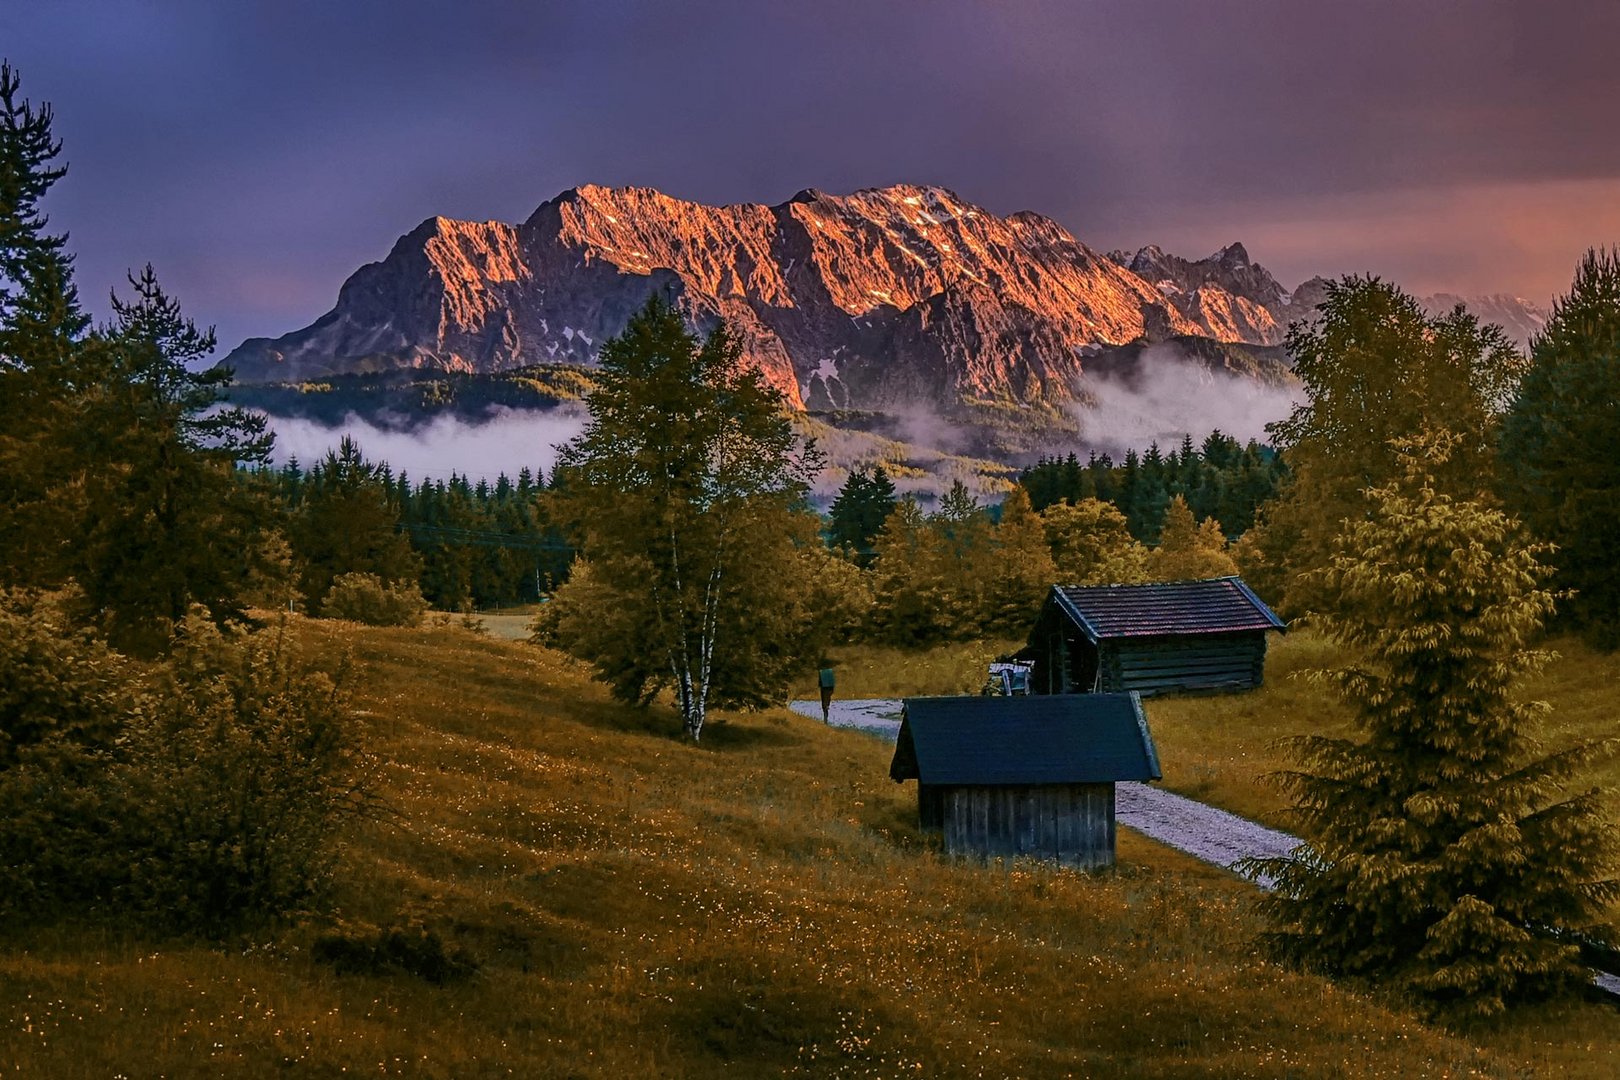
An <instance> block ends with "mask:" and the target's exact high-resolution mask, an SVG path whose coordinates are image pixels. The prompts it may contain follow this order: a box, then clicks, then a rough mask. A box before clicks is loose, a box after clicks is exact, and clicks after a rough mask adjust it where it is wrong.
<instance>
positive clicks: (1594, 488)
mask: <svg viewBox="0 0 1620 1080" xmlns="http://www.w3.org/2000/svg"><path fill="white" fill-rule="evenodd" d="M1617 435H1620V253H1617V252H1615V251H1602V252H1600V251H1589V252H1587V254H1586V256H1585V258H1583V259H1582V260H1581V263H1580V266H1579V267H1577V268H1576V271H1575V280H1574V282H1573V284H1572V285H1571V287H1570V291H1569V293H1568V295H1566V296H1564V297H1562V298H1561V299H1560V300H1559V301H1558V302H1557V303H1556V304H1555V305H1554V307H1553V314H1552V317H1551V318H1550V319H1549V320H1548V321H1547V325H1546V326H1545V327H1544V328H1543V329H1542V331H1541V333H1540V334H1539V335H1538V336H1537V337H1536V339H1535V341H1534V342H1533V343H1532V345H1531V363H1530V369H1529V371H1528V372H1527V373H1526V375H1525V377H1524V381H1523V382H1522V383H1521V385H1520V387H1519V392H1518V395H1517V397H1516V398H1515V399H1514V402H1513V405H1512V407H1511V408H1510V409H1509V410H1508V414H1507V417H1506V419H1505V420H1504V422H1503V426H1502V446H1501V458H1502V461H1501V471H1502V489H1503V494H1504V496H1505V497H1506V499H1507V501H1508V503H1509V505H1510V506H1511V507H1512V508H1513V509H1514V510H1515V512H1517V513H1518V514H1519V515H1521V516H1522V517H1523V518H1524V520H1525V523H1526V524H1527V525H1528V526H1529V527H1530V528H1531V530H1532V531H1534V532H1535V534H1536V535H1537V536H1539V537H1540V538H1541V539H1543V540H1546V541H1549V542H1551V543H1553V544H1554V545H1556V552H1555V553H1554V554H1553V555H1552V556H1551V557H1550V558H1551V561H1552V563H1553V564H1554V565H1555V566H1556V567H1557V569H1558V575H1557V578H1556V579H1555V580H1556V583H1557V585H1558V586H1559V587H1560V588H1562V589H1565V590H1570V591H1572V595H1571V596H1570V597H1569V598H1568V599H1567V600H1566V601H1565V602H1564V604H1563V614H1564V615H1565V616H1567V618H1568V621H1569V622H1570V623H1571V624H1572V625H1573V626H1575V627H1576V628H1578V629H1579V630H1580V631H1581V632H1582V633H1583V634H1584V635H1585V636H1587V637H1588V638H1589V639H1590V640H1591V641H1592V642H1593V643H1594V644H1596V645H1599V646H1601V647H1603V648H1608V649H1612V648H1615V647H1616V646H1617V645H1620V574H1617V573H1616V572H1615V567H1616V566H1617V565H1620V456H1617V455H1616V454H1615V441H1616V436H1617Z"/></svg>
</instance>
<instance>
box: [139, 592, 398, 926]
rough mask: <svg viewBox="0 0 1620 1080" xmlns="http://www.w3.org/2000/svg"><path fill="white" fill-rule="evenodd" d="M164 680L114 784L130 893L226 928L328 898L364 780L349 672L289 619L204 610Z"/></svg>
mask: <svg viewBox="0 0 1620 1080" xmlns="http://www.w3.org/2000/svg"><path fill="white" fill-rule="evenodd" d="M163 691H164V692H163V703H162V707H161V708H159V709H158V710H156V712H155V714H154V715H153V717H152V718H151V719H150V720H149V721H147V722H145V723H142V724H139V725H136V726H135V727H134V728H133V729H132V731H131V737H130V751H129V761H128V765H127V767H126V768H125V769H123V770H122V771H121V773H120V780H121V781H122V783H121V784H119V785H118V788H117V792H118V797H119V798H120V799H121V801H122V802H124V803H125V818H124V824H123V827H122V828H121V830H120V832H121V833H122V834H123V836H122V842H123V845H124V846H125V848H126V849H127V850H128V851H129V852H130V853H131V857H130V867H129V875H128V878H127V880H126V881H124V882H123V883H122V887H123V889H124V892H125V901H126V903H127V904H128V905H129V906H131V907H133V908H135V909H136V910H138V911H142V912H145V913H147V914H149V915H152V916H157V917H160V918H161V919H162V920H163V921H166V922H169V923H172V924H174V925H176V926H178V927H182V928H190V929H199V930H204V931H207V932H218V931H223V930H227V929H230V928H232V927H234V926H236V925H239V924H242V923H245V922H252V921H255V920H257V919H261V918H268V917H275V916H282V915H288V914H293V913H296V912H298V911H299V910H301V909H303V908H305V907H307V906H308V905H309V904H311V903H312V902H313V901H316V900H317V899H319V898H320V896H321V893H322V892H323V890H324V888H325V886H326V884H327V882H328V880H329V879H330V876H331V871H332V869H333V865H334V862H335V857H336V856H335V852H334V849H333V846H332V843H331V841H332V838H333V834H334V832H335V830H336V829H337V827H338V826H339V825H340V824H341V823H342V821H343V820H344V818H345V817H347V816H349V815H351V814H353V813H354V812H356V811H358V810H359V809H361V808H362V807H363V806H364V802H365V790H366V786H367V785H366V783H365V779H366V775H365V774H366V761H365V758H364V756H363V755H362V754H361V753H360V752H359V749H358V747H357V745H356V743H355V741H354V739H353V736H352V732H351V731H350V730H349V728H348V725H347V724H346V722H345V707H344V696H343V693H342V690H341V688H340V685H339V680H338V679H335V678H334V677H333V676H332V675H330V674H328V673H326V672H322V671H317V670H314V669H312V668H310V667H309V666H307V665H305V664H303V663H301V662H300V661H299V660H298V659H297V658H296V657H294V656H293V655H292V653H291V650H290V648H289V646H288V643H287V642H286V640H285V636H284V634H283V633H281V632H280V631H276V630H272V631H268V632H264V633H260V634H252V635H248V634H231V633H222V632H221V631H219V630H217V629H216V628H214V627H213V626H212V625H211V624H209V623H208V622H206V621H205V620H201V619H196V618H193V619H191V620H189V621H188V622H187V623H186V626H185V632H184V634H183V635H182V636H181V639H180V641H179V644H178V648H177V650H176V655H175V659H174V663H173V665H172V666H171V668H170V669H169V671H168V672H167V675H166V679H165V682H164V686H163Z"/></svg>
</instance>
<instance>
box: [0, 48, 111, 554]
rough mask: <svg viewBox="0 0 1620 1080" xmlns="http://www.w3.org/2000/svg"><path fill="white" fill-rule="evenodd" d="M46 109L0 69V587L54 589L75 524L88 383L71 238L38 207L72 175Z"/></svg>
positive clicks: (84, 320) (5, 67)
mask: <svg viewBox="0 0 1620 1080" xmlns="http://www.w3.org/2000/svg"><path fill="white" fill-rule="evenodd" d="M52 120H53V116H52V112H51V107H50V106H49V105H42V106H40V107H39V108H37V109H36V108H35V107H34V106H33V105H32V104H31V103H30V102H29V101H27V100H26V99H24V98H22V97H21V83H20V80H19V79H18V76H17V73H16V71H15V69H13V68H12V67H11V65H10V64H8V63H0V584H4V583H7V582H9V583H12V584H20V583H25V582H26V583H31V584H46V583H50V578H51V572H50V570H49V564H50V563H51V562H52V561H54V560H56V558H57V556H58V552H59V549H60V547H61V545H62V544H63V543H65V542H70V538H71V537H72V536H73V535H74V533H75V524H76V523H75V521H74V520H73V515H72V513H71V511H70V508H69V507H68V506H67V505H66V504H65V503H64V500H63V499H62V498H60V497H59V495H53V493H59V492H60V491H61V489H62V488H63V487H64V486H65V485H66V484H67V483H68V482H69V481H70V480H71V478H72V476H73V464H72V462H71V460H70V451H71V450H72V448H73V445H72V440H71V437H70V433H71V432H72V431H73V429H74V428H75V426H76V420H77V416H76V411H75V406H76V404H77V401H76V397H77V394H78V392H79V391H80V390H82V389H83V387H84V385H85V383H86V382H87V381H88V380H87V379H86V378H85V375H84V374H83V373H82V372H81V371H80V370H79V368H80V366H81V365H82V364H83V363H84V362H85V359H86V357H85V354H84V350H83V349H82V347H81V338H82V337H83V335H84V332H85V330H86V329H87V328H88V327H89V325H90V320H89V317H88V316H86V315H85V314H84V312H83V311H82V310H81V309H80V307H79V301H78V292H77V290H76V288H75V287H74V284H73V266H72V258H71V256H69V255H68V254H67V252H66V244H67V237H66V235H61V234H58V235H51V234H50V233H49V232H48V231H47V230H48V227H49V223H48V220H47V218H46V216H45V214H44V212H43V211H42V210H41V209H40V203H41V201H42V200H43V199H44V197H45V195H46V193H47V192H48V191H49V190H50V189H51V187H52V185H54V184H55V183H56V182H57V181H58V180H60V179H61V178H62V177H63V176H64V175H66V173H67V167H66V166H65V165H57V164H55V162H56V159H57V158H58V156H59V155H60V154H61V151H62V144H61V142H60V140H58V139H56V138H55V137H54V136H53V135H52V133H51V124H52Z"/></svg>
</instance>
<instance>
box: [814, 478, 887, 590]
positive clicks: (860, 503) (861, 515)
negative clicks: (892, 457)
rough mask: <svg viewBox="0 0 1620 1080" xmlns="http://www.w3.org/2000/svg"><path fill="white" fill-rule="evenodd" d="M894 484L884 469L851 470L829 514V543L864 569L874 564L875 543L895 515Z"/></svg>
mask: <svg viewBox="0 0 1620 1080" xmlns="http://www.w3.org/2000/svg"><path fill="white" fill-rule="evenodd" d="M895 501H896V500H895V493H894V481H893V480H890V479H889V474H888V473H887V472H886V471H885V470H884V468H883V466H882V465H874V466H873V467H872V468H871V469H870V470H868V469H866V468H865V467H864V466H863V467H860V468H856V469H852V470H850V474H849V479H848V480H846V481H845V482H844V486H843V487H842V488H840V489H839V491H838V495H837V497H836V498H834V499H833V503H832V506H831V507H830V508H829V509H828V512H827V519H828V521H827V534H828V535H827V540H828V543H829V544H831V545H832V546H833V547H835V548H842V549H844V550H845V551H848V552H849V553H851V555H852V556H853V557H854V559H855V561H856V562H857V563H859V564H860V565H862V566H866V565H869V564H870V563H871V561H872V555H873V552H872V542H873V540H874V539H876V537H877V534H878V530H880V529H882V528H883V523H884V522H885V521H887V520H888V519H889V515H890V514H891V513H893V512H894V504H895Z"/></svg>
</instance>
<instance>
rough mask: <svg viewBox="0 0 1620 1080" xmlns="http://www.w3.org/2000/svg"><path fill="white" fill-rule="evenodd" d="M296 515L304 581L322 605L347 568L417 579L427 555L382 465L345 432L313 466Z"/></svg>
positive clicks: (294, 531) (307, 594) (294, 532)
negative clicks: (405, 522) (420, 554)
mask: <svg viewBox="0 0 1620 1080" xmlns="http://www.w3.org/2000/svg"><path fill="white" fill-rule="evenodd" d="M303 490H304V493H303V500H302V502H301V504H300V505H299V506H298V508H297V510H296V512H295V513H294V515H293V518H292V522H291V528H290V532H291V537H290V538H291V540H292V545H293V551H294V552H295V553H296V554H297V556H298V558H299V560H300V561H301V562H302V564H303V565H302V570H301V573H300V575H299V587H300V590H301V591H302V592H303V594H304V599H305V602H306V603H307V604H308V605H309V608H310V610H312V611H318V610H319V609H320V605H321V603H322V601H324V600H325V599H326V594H327V593H328V592H329V591H330V590H331V588H332V582H333V581H334V580H335V579H337V578H338V577H339V576H341V575H343V574H354V573H360V574H372V575H374V576H376V577H377V578H380V579H381V580H382V581H384V582H390V583H392V582H402V581H412V582H414V581H417V580H419V579H420V576H421V561H420V560H419V559H418V558H417V556H416V554H415V553H414V552H413V551H412V550H411V546H410V543H409V542H408V541H407V540H406V539H405V538H404V537H403V536H401V535H400V534H399V532H398V531H397V527H398V525H399V510H398V508H397V507H396V506H395V505H394V503H393V500H392V498H391V495H392V489H391V488H389V487H386V486H384V484H383V480H382V469H381V466H378V465H374V464H372V463H371V462H369V461H367V460H366V459H365V457H364V455H362V454H361V452H360V447H359V446H358V445H357V444H356V443H355V441H354V440H353V439H351V438H348V437H345V438H344V439H343V441H342V442H341V443H340V444H339V446H338V449H337V450H336V451H328V453H327V455H326V458H325V459H324V460H323V461H321V462H320V463H319V464H317V465H316V466H315V467H314V468H312V469H310V470H309V472H308V473H307V474H306V477H305V481H304V489H303Z"/></svg>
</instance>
